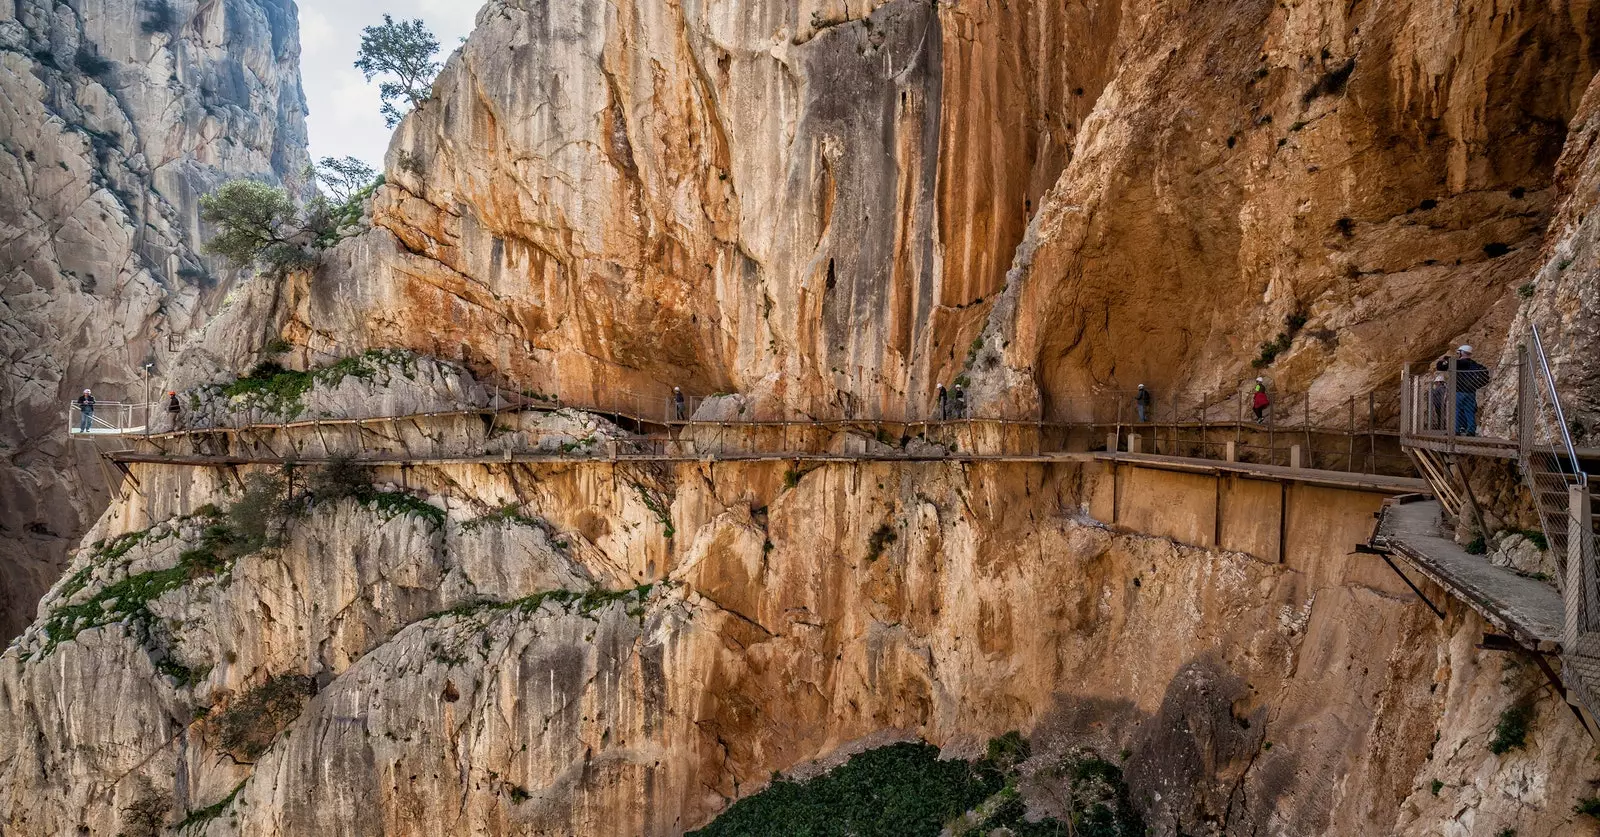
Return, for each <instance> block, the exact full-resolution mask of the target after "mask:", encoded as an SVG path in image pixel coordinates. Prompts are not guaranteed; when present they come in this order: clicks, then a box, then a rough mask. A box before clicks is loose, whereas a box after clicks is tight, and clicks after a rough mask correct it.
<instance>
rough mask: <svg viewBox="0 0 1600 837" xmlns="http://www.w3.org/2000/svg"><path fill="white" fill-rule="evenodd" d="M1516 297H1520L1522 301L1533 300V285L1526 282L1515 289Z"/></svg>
mask: <svg viewBox="0 0 1600 837" xmlns="http://www.w3.org/2000/svg"><path fill="white" fill-rule="evenodd" d="M1517 296H1520V297H1522V298H1523V299H1533V283H1532V282H1528V283H1527V284H1524V285H1522V286H1521V287H1519V288H1517Z"/></svg>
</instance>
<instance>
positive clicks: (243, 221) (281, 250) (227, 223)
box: [200, 180, 318, 275]
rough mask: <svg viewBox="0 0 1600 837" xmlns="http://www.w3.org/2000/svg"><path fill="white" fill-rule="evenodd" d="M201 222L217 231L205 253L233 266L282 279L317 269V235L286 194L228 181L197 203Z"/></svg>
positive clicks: (263, 186) (252, 183) (247, 182)
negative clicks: (262, 270) (256, 269)
mask: <svg viewBox="0 0 1600 837" xmlns="http://www.w3.org/2000/svg"><path fill="white" fill-rule="evenodd" d="M200 219H201V220H202V221H205V222H206V223H207V224H210V225H212V226H213V227H215V228H216V230H217V233H216V235H214V236H212V237H211V239H210V240H209V241H207V242H206V244H205V251H206V252H207V253H211V254H213V255H217V256H221V257H223V258H225V259H227V260H228V261H229V263H231V264H232V265H233V266H234V267H249V266H251V265H255V264H259V265H261V266H262V267H264V268H266V269H267V270H269V271H271V272H273V273H276V274H278V275H282V274H284V273H287V272H289V271H292V270H304V269H306V268H310V267H313V266H315V265H316V263H317V255H316V253H315V252H314V251H313V249H312V245H313V244H314V243H315V241H316V239H317V237H318V231H317V230H314V229H312V225H311V223H310V222H311V220H312V219H310V218H302V217H301V214H300V208H299V207H298V206H296V205H295V202H294V199H292V198H290V197H289V193H288V192H286V191H284V190H283V189H280V188H278V187H276V186H269V185H267V184H265V183H260V182H257V181H254V180H230V181H228V182H227V183H224V184H222V185H221V186H219V187H217V190H216V191H215V192H212V193H211V194H209V195H206V196H204V197H202V198H200Z"/></svg>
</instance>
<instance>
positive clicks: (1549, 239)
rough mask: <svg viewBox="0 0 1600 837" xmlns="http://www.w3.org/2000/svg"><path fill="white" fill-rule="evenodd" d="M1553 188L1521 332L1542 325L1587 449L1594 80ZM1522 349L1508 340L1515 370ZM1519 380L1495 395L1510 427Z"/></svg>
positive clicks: (1597, 370)
mask: <svg viewBox="0 0 1600 837" xmlns="http://www.w3.org/2000/svg"><path fill="white" fill-rule="evenodd" d="M1554 186H1555V190H1556V192H1557V194H1558V195H1559V198H1560V201H1559V203H1558V204H1557V207H1558V209H1557V212H1556V216H1555V218H1554V219H1553V220H1552V221H1551V223H1550V228H1549V233H1548V234H1547V235H1546V236H1545V240H1544V246H1543V249H1542V250H1541V252H1540V255H1539V258H1540V262H1539V264H1538V266H1537V269H1536V270H1535V271H1534V272H1533V273H1532V274H1530V275H1529V276H1527V277H1526V278H1527V280H1528V281H1527V283H1526V284H1524V285H1522V286H1521V287H1519V288H1518V295H1519V296H1520V297H1522V298H1523V299H1524V300H1525V301H1524V302H1523V304H1522V307H1521V310H1520V311H1519V312H1518V317H1517V320H1516V323H1515V326H1514V329H1513V331H1514V333H1521V332H1524V331H1526V327H1527V325H1529V324H1532V325H1536V326H1538V327H1539V329H1540V330H1541V332H1542V334H1543V342H1544V346H1545V351H1546V352H1547V353H1548V355H1549V359H1550V363H1551V373H1552V375H1553V376H1554V377H1555V381H1556V386H1557V388H1558V390H1559V391H1560V392H1561V394H1562V399H1563V406H1564V407H1565V408H1566V410H1567V411H1568V413H1569V415H1568V421H1569V424H1570V427H1569V429H1570V430H1571V431H1572V432H1573V433H1574V434H1575V436H1576V440H1575V441H1576V443H1577V444H1578V445H1580V446H1585V445H1586V446H1594V445H1595V444H1597V443H1600V360H1597V358H1600V248H1597V247H1596V243H1597V242H1600V217H1596V213H1595V212H1594V209H1595V204H1596V199H1597V195H1600V83H1596V84H1592V85H1591V86H1590V87H1589V91H1588V93H1587V95H1585V96H1584V99H1583V104H1582V106H1581V107H1580V108H1579V110H1578V113H1577V114H1576V115H1575V116H1574V117H1573V121H1572V134H1571V138H1570V139H1569V140H1568V142H1567V148H1566V151H1565V152H1564V153H1563V154H1562V156H1561V163H1560V165H1559V166H1558V167H1557V168H1556V174H1555V181H1554ZM1516 357H1517V356H1516V346H1515V345H1514V344H1511V345H1508V346H1507V347H1506V351H1505V352H1504V353H1502V355H1501V360H1500V366H1501V368H1503V369H1510V368H1514V364H1515V363H1516ZM1515 393H1516V388H1515V386H1514V383H1513V382H1510V381H1502V382H1501V385H1500V387H1499V388H1498V389H1497V390H1496V391H1495V392H1494V396H1495V397H1494V399H1493V402H1492V403H1493V406H1494V408H1495V409H1494V413H1495V414H1496V415H1497V417H1498V418H1499V419H1500V420H1501V421H1503V422H1504V423H1505V426H1508V427H1509V426H1510V420H1511V411H1512V408H1513V406H1514V405H1515V403H1516V394H1515Z"/></svg>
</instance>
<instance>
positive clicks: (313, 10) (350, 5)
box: [299, 0, 483, 169]
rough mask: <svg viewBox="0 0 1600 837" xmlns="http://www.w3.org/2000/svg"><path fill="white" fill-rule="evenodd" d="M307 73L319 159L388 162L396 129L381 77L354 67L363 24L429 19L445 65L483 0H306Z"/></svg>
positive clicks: (303, 49) (303, 46) (303, 40)
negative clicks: (386, 116) (382, 96)
mask: <svg viewBox="0 0 1600 837" xmlns="http://www.w3.org/2000/svg"><path fill="white" fill-rule="evenodd" d="M299 5H300V56H301V62H300V74H301V77H302V79H303V81H304V84H305V89H306V104H307V105H309V106H310V109H311V114H310V116H308V117H306V121H307V123H308V125H309V127H310V130H311V158H312V159H313V160H320V159H322V158H323V157H347V156H348V157H357V158H359V159H362V160H365V161H366V162H367V163H368V164H369V165H371V166H372V167H373V168H377V169H381V168H383V154H384V152H385V151H387V150H388V149H389V135H390V133H391V131H390V129H389V128H387V127H385V126H384V124H383V115H382V114H380V113H379V112H378V108H379V107H380V106H381V102H380V101H379V99H378V82H377V80H376V79H375V80H373V81H372V82H371V83H368V82H367V80H366V79H365V78H363V77H362V76H361V71H360V70H357V69H356V68H355V67H354V66H352V65H353V64H354V63H355V60H356V50H357V49H358V48H360V46H361V30H362V28H363V27H367V26H376V25H378V24H381V23H383V16H384V14H385V13H387V14H390V15H393V16H394V18H395V19H396V20H410V19H412V18H422V20H423V21H424V22H425V23H426V24H427V25H428V29H429V30H431V31H432V32H433V34H434V36H435V37H437V38H438V39H439V59H438V60H439V63H441V64H442V63H444V60H445V58H447V57H449V55H450V53H452V52H454V51H455V49H456V47H458V46H460V45H461V38H462V37H463V36H465V35H466V34H467V33H468V32H471V31H472V21H473V20H474V19H475V18H476V17H477V16H478V9H479V8H481V7H482V6H483V3H482V0H383V2H378V0H299Z"/></svg>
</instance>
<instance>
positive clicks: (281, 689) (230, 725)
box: [211, 674, 316, 804]
mask: <svg viewBox="0 0 1600 837" xmlns="http://www.w3.org/2000/svg"><path fill="white" fill-rule="evenodd" d="M315 693H316V682H315V681H313V680H312V679H311V678H310V677H307V676H306V675H303V674H279V675H276V676H274V677H271V678H268V679H267V681H266V682H265V683H262V684H261V685H259V686H257V687H255V688H253V689H251V690H250V691H248V692H245V693H244V694H243V695H241V696H240V697H239V698H238V699H237V700H234V701H233V702H232V703H230V704H228V708H227V709H226V710H224V711H223V712H222V713H221V714H220V715H218V716H217V717H216V718H215V719H213V720H212V722H211V723H212V727H213V728H214V729H215V730H216V733H217V743H218V746H220V747H221V749H222V751H223V752H225V753H227V754H229V755H230V756H233V758H234V759H235V760H237V761H242V762H253V761H255V760H256V759H258V758H260V757H261V754H262V753H265V752H266V751H267V748H269V747H271V746H272V742H273V740H274V739H276V738H277V737H278V733H280V732H283V730H284V729H285V728H287V727H288V726H289V724H290V723H293V721H294V719H295V718H298V717H299V716H300V709H301V707H303V706H305V702H306V699H307V698H309V697H310V696H311V695H313V694H315ZM236 792H237V791H236ZM231 799H232V797H231V796H230V797H229V800H231ZM229 800H225V801H224V804H226V802H227V801H229Z"/></svg>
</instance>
